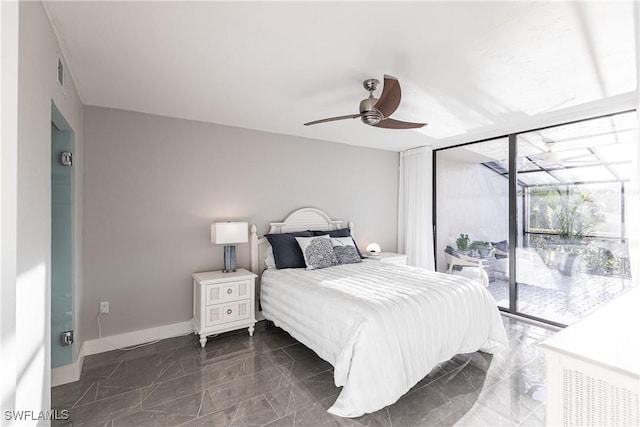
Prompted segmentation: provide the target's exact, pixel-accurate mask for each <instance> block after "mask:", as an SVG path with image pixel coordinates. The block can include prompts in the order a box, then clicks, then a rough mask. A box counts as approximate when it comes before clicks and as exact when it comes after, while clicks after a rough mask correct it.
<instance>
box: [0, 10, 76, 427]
mask: <svg viewBox="0 0 640 427" xmlns="http://www.w3.org/2000/svg"><path fill="white" fill-rule="evenodd" d="M12 3H13V2H12ZM14 5H15V4H14ZM11 7H14V6H11ZM17 7H18V8H19V9H18V16H17V19H18V21H17V24H18V43H19V44H18V47H19V50H18V58H17V59H18V88H17V89H18V91H17V96H18V99H17V172H16V175H17V185H16V190H17V201H16V207H15V214H16V217H17V227H16V229H17V233H16V236H17V238H16V239H17V242H16V247H15V248H14V249H15V263H16V265H15V268H16V273H15V279H14V280H13V281H6V282H5V280H4V279H5V277H4V271H5V269H4V261H5V259H4V255H3V282H2V288H3V293H2V296H3V300H2V305H1V307H2V316H3V317H4V315H5V309H6V307H7V306H8V305H10V304H12V305H14V307H15V324H14V325H13V326H11V325H8V326H9V327H8V328H5V322H4V319H3V322H2V336H1V337H0V338H1V340H2V342H3V350H2V352H3V353H2V360H3V362H4V361H5V360H13V363H15V369H14V367H13V366H5V365H4V364H3V366H2V383H3V385H2V387H3V398H4V397H5V394H6V393H5V389H6V390H8V393H9V394H13V397H11V396H10V398H9V399H8V400H7V401H6V402H5V401H4V400H3V404H2V405H3V410H4V409H14V408H16V409H21V410H29V411H35V412H36V414H37V412H38V411H40V410H44V409H48V408H49V407H50V389H49V385H50V375H51V369H50V350H51V349H50V307H49V300H50V271H49V270H50V259H51V251H50V236H51V226H50V222H51V218H50V216H51V203H50V185H51V184H50V155H51V154H50V140H51V134H50V133H51V101H52V99H53V100H54V102H55V103H56V105H57V106H58V108H59V109H60V111H61V112H62V114H63V115H64V116H65V118H66V119H67V121H68V122H69V123H70V124H71V126H72V127H73V128H74V131H75V134H76V138H75V140H76V147H78V148H80V152H79V155H78V156H77V158H78V160H79V161H78V163H77V165H78V166H77V170H78V171H81V165H82V161H81V158H82V154H81V147H82V105H81V103H80V100H79V98H78V95H77V93H76V90H75V88H74V87H73V83H72V82H71V81H70V80H69V86H68V87H67V88H66V94H65V93H63V91H62V90H61V89H60V87H59V86H58V84H57V81H56V66H57V52H58V49H59V47H58V43H57V39H56V36H55V34H54V32H53V29H52V27H51V25H50V22H49V20H48V18H47V15H46V13H45V10H44V7H43V5H42V3H40V2H20V3H19V4H18V6H17ZM2 8H3V17H2V19H3V24H4V19H5V16H4V11H5V10H6V9H5V4H4V2H3V5H2ZM13 18H14V19H15V18H16V17H15V16H13ZM14 23H15V22H14ZM4 31H5V27H4V25H3V46H4ZM4 60H5V57H4V49H3V62H4ZM13 60H14V61H15V58H13ZM4 69H5V64H4V63H3V89H4V84H5V80H4V77H5V75H4ZM14 83H15V81H14ZM4 107H5V105H4V97H3V118H4V117H5V115H4ZM3 124H4V123H3ZM3 136H4V127H3ZM4 154H5V147H4V140H3V169H2V172H3V194H2V196H3V206H2V214H3V221H4V219H5V205H4V196H5V193H4V184H5V182H4V173H5V158H4ZM76 154H78V150H77V151H76ZM81 180H82V178H81V176H80V177H79V181H80V182H81ZM9 196H10V195H9ZM81 197H82V186H81V185H78V186H77V194H76V200H78V201H80V200H81ZM78 206H81V204H80V203H79V204H78ZM76 215H77V216H76V218H77V219H78V222H79V224H78V227H77V230H76V233H77V236H80V230H81V220H82V212H81V211H80V210H79V209H77V210H76ZM4 231H5V228H4V223H3V253H4V250H5V249H6V248H5V247H4V244H5V239H4ZM77 243H80V242H77ZM77 254H79V252H77ZM79 260H80V258H79V255H78V257H77V259H76V261H77V265H79V264H80V263H79ZM78 276H80V275H79V273H77V272H76V277H77V279H78V281H77V283H76V286H79V287H81V282H80V279H81V277H78ZM13 290H15V292H12V291H13ZM12 294H13V295H12ZM6 296H9V297H11V298H13V300H9V301H7V300H5V297H6ZM11 340H13V341H14V342H13V343H12V344H11V347H10V351H12V352H13V353H12V354H9V353H5V348H4V343H5V342H11ZM5 370H6V372H7V373H8V375H7V376H5ZM14 374H15V375H14ZM5 381H6V382H5ZM3 416H4V413H3ZM3 420H4V418H3ZM3 422H4V421H3ZM34 424H35V422H34Z"/></svg>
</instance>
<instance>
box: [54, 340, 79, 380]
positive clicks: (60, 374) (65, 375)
mask: <svg viewBox="0 0 640 427" xmlns="http://www.w3.org/2000/svg"><path fill="white" fill-rule="evenodd" d="M84 350H85V347H84V344H83V345H82V346H80V351H79V352H78V357H77V358H76V361H75V363H70V364H68V365H64V366H60V367H58V368H53V369H51V387H55V386H59V385H62V384H67V383H72V382H75V381H78V380H79V379H80V373H81V372H82V365H83V364H84Z"/></svg>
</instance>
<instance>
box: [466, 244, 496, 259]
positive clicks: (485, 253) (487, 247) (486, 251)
mask: <svg viewBox="0 0 640 427" xmlns="http://www.w3.org/2000/svg"><path fill="white" fill-rule="evenodd" d="M469 250H470V251H475V252H477V253H478V256H480V257H482V258H488V257H489V256H491V251H492V246H491V243H489V242H485V241H484V240H474V241H473V242H471V244H470V245H469Z"/></svg>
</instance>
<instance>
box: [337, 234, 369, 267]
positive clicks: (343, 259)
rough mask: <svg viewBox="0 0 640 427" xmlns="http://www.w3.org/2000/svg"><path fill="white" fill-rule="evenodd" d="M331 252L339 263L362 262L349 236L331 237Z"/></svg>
mask: <svg viewBox="0 0 640 427" xmlns="http://www.w3.org/2000/svg"><path fill="white" fill-rule="evenodd" d="M331 243H332V244H333V252H335V254H336V258H337V259H338V263H339V264H355V263H358V262H362V259H361V258H360V255H359V254H358V251H357V249H356V247H355V245H354V244H353V239H352V238H351V237H332V238H331Z"/></svg>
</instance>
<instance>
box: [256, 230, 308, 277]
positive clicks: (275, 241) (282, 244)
mask: <svg viewBox="0 0 640 427" xmlns="http://www.w3.org/2000/svg"><path fill="white" fill-rule="evenodd" d="M312 236H313V234H312V233H311V232H310V231H296V232H293V233H280V234H265V236H264V237H266V238H267V240H268V241H269V243H270V244H271V248H272V249H273V258H274V260H275V261H276V268H277V269H282V268H305V267H306V266H307V264H305V262H304V255H302V250H301V249H300V245H299V244H298V242H297V241H296V237H312Z"/></svg>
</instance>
